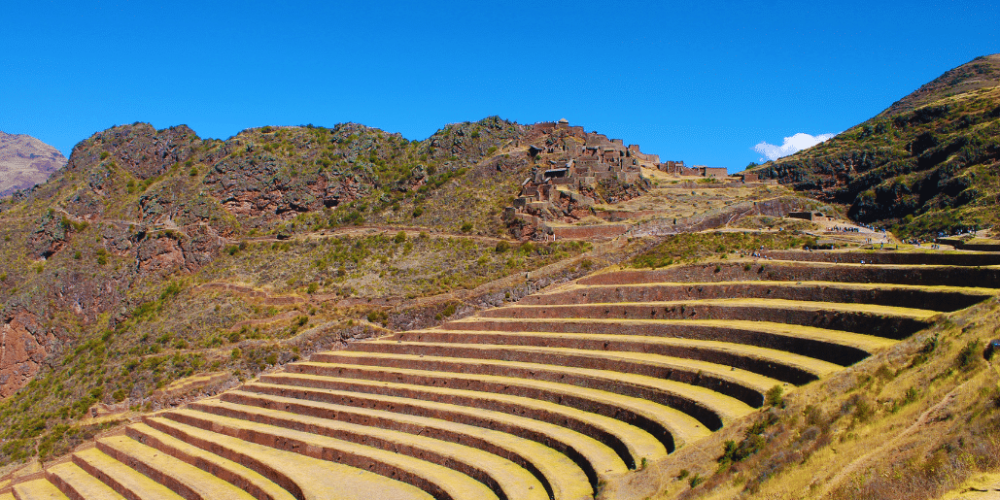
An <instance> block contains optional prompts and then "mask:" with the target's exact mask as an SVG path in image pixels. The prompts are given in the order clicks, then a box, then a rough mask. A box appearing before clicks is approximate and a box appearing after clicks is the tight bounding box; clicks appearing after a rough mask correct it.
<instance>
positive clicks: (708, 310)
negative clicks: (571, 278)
mask: <svg viewBox="0 0 1000 500" xmlns="http://www.w3.org/2000/svg"><path fill="white" fill-rule="evenodd" d="M938 314H939V313H937V312H935V311H926V310H923V309H909V308H903V307H890V306H873V305H867V304H835V303H821V302H805V301H797V300H778V299H774V300H771V299H712V300H699V301H672V302H633V303H628V302H621V303H610V304H570V305H545V306H508V307H502V308H498V309H490V310H487V311H483V312H481V313H480V317H482V318H511V319H579V318H589V319H646V320H657V319H701V318H706V319H721V320H745V321H767V322H772V323H785V324H792V325H802V326H813V327H820V328H828V329H832V330H840V331H847V332H854V333H863V334H867V335H875V336H879V337H886V338H891V339H894V340H899V339H903V338H906V337H908V336H910V335H911V334H913V333H915V332H917V331H919V330H922V329H924V328H926V327H927V326H928V325H930V323H931V322H933V320H934V318H935V317H936V316H937V315H938Z"/></svg>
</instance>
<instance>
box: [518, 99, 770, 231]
mask: <svg viewBox="0 0 1000 500" xmlns="http://www.w3.org/2000/svg"><path fill="white" fill-rule="evenodd" d="M525 145H527V154H528V156H529V158H530V159H532V160H534V162H535V164H536V167H535V168H534V169H533V170H532V171H531V174H530V176H529V177H528V178H527V179H525V180H524V182H522V183H521V192H520V193H519V194H518V197H517V198H516V199H515V200H514V203H513V206H510V207H507V208H506V210H505V211H504V218H505V220H506V221H507V223H508V225H511V226H512V227H513V226H520V229H517V228H515V231H514V232H515V234H517V235H518V237H522V238H523V237H530V236H532V235H534V233H536V231H537V230H538V228H541V229H542V232H543V233H549V234H553V230H552V229H551V228H550V227H549V225H548V224H546V223H547V222H557V223H558V222H564V223H573V222H576V221H579V220H580V219H582V218H584V217H586V216H588V215H595V212H593V211H592V210H591V207H592V206H593V205H595V204H598V203H612V204H613V203H621V202H623V201H627V200H629V199H632V198H635V197H637V196H640V195H641V194H642V193H643V192H645V191H647V190H648V189H649V188H650V187H652V182H651V181H650V180H649V179H647V178H646V177H644V176H643V175H642V169H643V168H646V169H649V170H659V171H661V172H664V173H666V174H669V175H671V176H676V177H677V178H678V180H679V181H690V182H696V181H699V180H702V179H712V180H713V181H714V182H712V183H711V186H712V187H721V186H728V185H731V184H734V183H759V182H760V180H759V179H758V178H757V175H756V174H753V173H746V172H744V173H740V174H735V175H733V176H730V175H729V174H728V172H727V171H726V169H725V168H722V167H707V166H704V165H694V166H692V167H688V166H686V165H685V164H684V162H683V161H666V162H661V161H660V157H659V155H655V154H646V153H643V152H642V151H641V150H640V149H639V146H638V145H637V144H630V145H628V146H626V145H625V143H624V142H623V141H622V140H621V139H609V138H608V137H607V136H606V135H603V134H598V133H596V132H585V131H584V130H583V127H579V126H571V125H570V124H569V122H568V121H567V120H565V119H563V120H559V121H558V122H555V123H553V122H543V123H537V124H535V125H534V126H533V127H532V129H531V131H530V132H529V133H528V134H527V136H526V137H525V138H524V139H523V143H517V144H515V146H517V147H523V146H525Z"/></svg>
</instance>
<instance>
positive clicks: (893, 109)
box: [877, 54, 1000, 118]
mask: <svg viewBox="0 0 1000 500" xmlns="http://www.w3.org/2000/svg"><path fill="white" fill-rule="evenodd" d="M998 85H1000V54H992V55H988V56H981V57H977V58H975V59H973V60H972V61H969V62H967V63H965V64H963V65H961V66H959V67H957V68H955V69H951V70H948V71H946V72H945V73H944V74H943V75H941V76H939V77H937V78H935V79H934V80H933V81H931V82H929V83H927V84H925V85H923V86H921V87H920V88H919V89H917V90H916V91H915V92H913V93H912V94H910V95H908V96H906V97H904V98H902V99H900V100H898V101H896V102H894V103H892V106H889V108H888V109H886V110H885V111H883V112H881V113H879V115H878V117H877V118H885V117H892V116H895V115H899V114H902V113H906V112H908V111H913V110H914V109H917V108H919V107H921V106H924V105H927V104H930V103H932V102H934V101H938V100H940V99H944V98H946V97H951V96H954V95H958V94H963V93H965V92H970V91H972V90H976V89H981V88H990V87H996V86H998Z"/></svg>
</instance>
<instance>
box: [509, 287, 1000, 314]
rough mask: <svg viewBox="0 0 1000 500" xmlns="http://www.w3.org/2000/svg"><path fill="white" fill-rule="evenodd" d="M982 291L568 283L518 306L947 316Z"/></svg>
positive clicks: (987, 291)
mask: <svg viewBox="0 0 1000 500" xmlns="http://www.w3.org/2000/svg"><path fill="white" fill-rule="evenodd" d="M995 294H996V292H995V291H994V290H990V289H986V288H963V287H945V286H941V287H929V286H915V285H883V284H880V283H838V282H833V281H796V282H791V281H726V282H680V283H646V284H630V285H592V286H585V285H570V286H568V287H565V288H563V289H560V290H558V291H554V292H551V293H541V294H537V295H529V296H527V297H525V298H523V299H521V301H520V302H518V305H561V304H596V303H618V302H668V301H682V300H683V301H691V300H706V299H727V298H733V297H741V298H747V299H749V298H757V299H781V300H797V301H806V302H836V303H844V304H872V305H881V306H892V307H907V308H917V309H924V310H930V311H939V312H952V311H957V310H960V309H965V308H967V307H970V306H973V305H975V304H977V303H979V302H982V301H983V300H986V299H988V298H990V297H992V296H994V295H995Z"/></svg>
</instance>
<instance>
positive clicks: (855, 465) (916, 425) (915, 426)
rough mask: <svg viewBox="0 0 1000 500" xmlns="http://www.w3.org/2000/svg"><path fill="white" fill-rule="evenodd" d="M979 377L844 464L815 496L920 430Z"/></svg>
mask: <svg viewBox="0 0 1000 500" xmlns="http://www.w3.org/2000/svg"><path fill="white" fill-rule="evenodd" d="M978 379H979V376H976V377H973V378H971V379H969V380H966V381H965V382H963V383H962V384H960V385H959V386H957V387H955V388H954V389H952V390H951V391H949V392H948V394H945V395H944V397H943V398H941V400H940V401H938V402H937V403H936V404H935V405H934V406H931V407H930V408H928V409H927V410H925V411H924V412H923V413H921V414H920V416H919V417H917V420H915V421H914V422H913V423H912V424H910V426H909V427H907V428H906V429H903V430H902V431H901V432H900V433H899V434H896V435H895V436H893V437H892V438H891V439H889V440H888V441H886V442H885V443H884V444H882V446H879V447H878V448H875V449H873V450H872V451H869V452H868V453H865V454H864V455H862V456H860V457H858V458H855V459H854V460H852V461H851V462H850V463H848V464H847V465H846V466H844V467H843V468H842V469H840V472H838V473H837V474H835V475H834V476H833V477H832V478H830V480H829V481H827V482H826V485H825V486H824V487H823V489H822V490H820V492H819V494H818V495H816V497H815V498H823V497H826V496H827V495H829V494H830V492H831V491H833V489H834V488H835V487H836V486H837V485H839V484H840V483H842V482H843V481H844V479H847V478H848V477H850V476H851V475H852V474H854V473H855V472H857V470H858V469H860V468H861V467H862V466H864V465H865V464H866V463H867V462H868V461H869V459H871V458H872V457H874V456H879V455H882V454H884V453H885V452H886V451H888V450H890V449H892V448H893V447H894V446H896V445H897V444H899V442H900V441H901V440H902V439H903V438H905V437H907V436H909V435H910V434H913V433H914V432H916V431H917V430H919V429H920V428H921V427H923V426H924V425H925V424H926V423H927V420H928V419H929V418H930V417H931V415H933V414H934V413H935V412H937V411H939V410H941V409H942V408H944V407H945V406H947V405H948V403H950V402H951V401H952V400H953V399H955V393H957V392H958V391H959V390H961V389H962V388H964V387H965V386H966V385H968V384H969V383H970V382H972V381H974V380H978Z"/></svg>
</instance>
